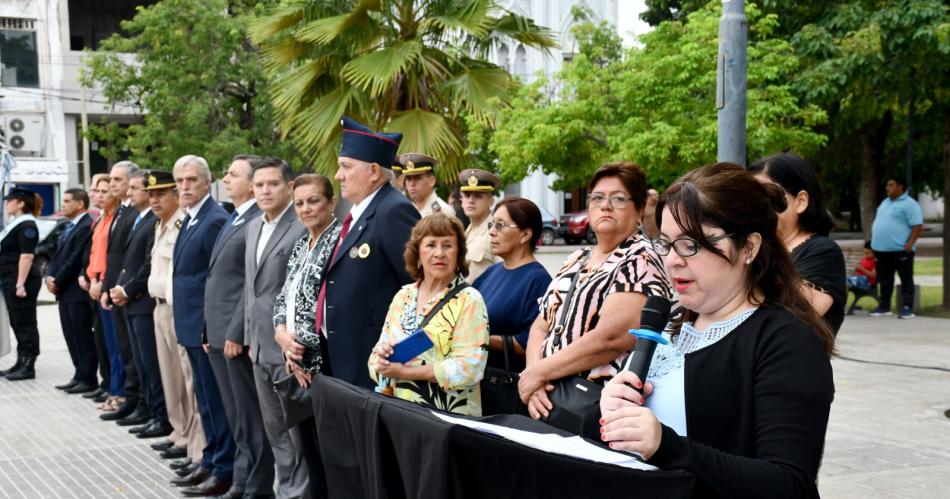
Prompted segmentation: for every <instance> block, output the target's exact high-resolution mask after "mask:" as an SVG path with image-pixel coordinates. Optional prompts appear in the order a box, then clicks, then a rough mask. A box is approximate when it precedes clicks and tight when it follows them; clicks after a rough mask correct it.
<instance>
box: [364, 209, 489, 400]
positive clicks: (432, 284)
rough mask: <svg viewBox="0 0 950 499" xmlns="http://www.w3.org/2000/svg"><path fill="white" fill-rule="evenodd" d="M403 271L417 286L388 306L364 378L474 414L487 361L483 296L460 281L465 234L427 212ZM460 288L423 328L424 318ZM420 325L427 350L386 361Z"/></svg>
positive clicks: (408, 397)
mask: <svg viewBox="0 0 950 499" xmlns="http://www.w3.org/2000/svg"><path fill="white" fill-rule="evenodd" d="M405 260H406V271H407V272H409V274H410V275H411V276H412V277H413V278H414V279H416V282H414V283H410V284H407V285H405V286H403V288H402V289H400V290H399V292H397V293H396V296H395V297H393V301H392V303H391V304H390V305H389V312H388V313H387V314H386V321H385V322H384V323H383V331H382V334H380V337H379V342H378V343H377V344H376V346H374V347H373V351H372V354H371V355H370V356H369V375H370V378H372V379H373V380H374V381H376V382H377V383H379V385H382V387H385V388H392V392H393V394H394V395H395V396H396V397H397V398H401V399H404V400H409V401H411V402H416V403H418V404H423V405H427V406H430V407H434V408H436V409H441V410H443V411H447V412H453V413H456V414H464V415H468V416H481V415H482V404H481V393H480V392H479V385H478V382H479V381H481V379H482V376H483V375H484V374H485V364H486V362H487V360H488V349H487V348H488V310H487V308H486V307H485V301H484V300H483V299H482V295H481V294H480V293H479V292H478V291H477V290H476V289H475V288H473V287H470V286H468V283H466V282H465V276H466V275H467V274H468V262H467V261H466V260H465V229H464V228H462V223H461V222H459V221H458V219H457V218H455V217H447V216H446V215H444V214H442V213H436V214H432V215H429V216H427V217H425V218H423V219H422V220H420V221H419V223H418V224H416V226H415V228H413V230H412V235H411V236H410V238H409V242H408V243H406V253H405ZM459 286H462V289H461V290H460V291H455V292H456V293H457V294H455V295H454V296H453V297H451V298H450V299H449V300H448V301H447V302H446V303H445V305H444V306H443V307H442V308H441V309H438V310H436V313H435V314H434V315H433V317H432V319H431V320H430V321H429V322H428V324H424V325H423V324H422V322H423V319H424V317H426V315H428V314H430V312H432V311H433V310H434V309H435V307H436V305H437V304H438V303H439V302H441V301H442V299H443V298H444V297H446V295H448V294H449V293H452V292H453V290H456V288H458V287H459ZM420 326H424V327H422V330H423V331H425V334H426V335H427V336H428V337H429V339H430V340H431V341H432V344H433V346H432V348H430V349H428V350H427V351H425V352H422V353H421V354H419V355H418V356H416V357H415V358H414V359H412V360H409V361H408V362H406V363H404V364H403V363H398V362H390V361H389V360H388V359H389V357H390V356H391V355H392V354H393V345H395V344H397V343H399V342H400V341H402V340H403V339H405V338H407V337H409V336H410V335H412V334H413V333H414V332H416V331H417V330H418V329H419V328H420Z"/></svg>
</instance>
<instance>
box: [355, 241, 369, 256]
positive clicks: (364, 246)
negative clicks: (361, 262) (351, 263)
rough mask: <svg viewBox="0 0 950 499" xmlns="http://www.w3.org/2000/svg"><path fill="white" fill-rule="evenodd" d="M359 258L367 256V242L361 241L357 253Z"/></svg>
mask: <svg viewBox="0 0 950 499" xmlns="http://www.w3.org/2000/svg"><path fill="white" fill-rule="evenodd" d="M357 254H358V255H359V256H360V258H366V257H368V256H369V244H367V243H363V244H362V245H361V246H360V249H359V252H358V253H357Z"/></svg>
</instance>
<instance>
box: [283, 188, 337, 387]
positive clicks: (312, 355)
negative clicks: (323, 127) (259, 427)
mask: <svg viewBox="0 0 950 499" xmlns="http://www.w3.org/2000/svg"><path fill="white" fill-rule="evenodd" d="M335 207H336V200H335V199H334V198H333V185H332V184H330V181H329V180H328V179H327V178H326V177H324V176H322V175H313V174H304V175H300V176H299V177H297V179H296V180H295V181H294V210H295V211H296V212H297V217H298V218H299V219H300V222H301V223H303V225H304V226H305V227H306V228H307V234H306V235H304V236H303V237H301V238H300V239H299V240H298V241H297V243H296V244H295V245H294V249H293V251H292V252H291V254H290V260H289V261H288V262H287V265H288V268H287V277H286V279H285V281H284V287H283V289H282V290H281V293H280V295H278V296H277V300H276V301H275V303H274V339H275V340H276V341H277V344H278V345H280V347H281V349H282V350H283V351H284V352H285V355H286V356H287V369H288V371H291V372H293V373H294V374H295V375H296V377H297V382H298V383H300V386H302V387H304V388H306V387H308V386H310V380H311V379H312V376H313V375H314V374H315V373H317V372H320V370H321V367H323V363H324V359H325V354H324V352H325V350H326V347H325V345H324V344H323V342H322V340H321V338H320V336H319V335H318V334H317V333H316V332H315V331H314V313H313V311H314V307H316V304H317V293H319V291H320V284H321V280H322V279H323V274H324V270H325V269H326V266H327V265H328V264H329V262H330V257H331V256H332V255H333V249H334V248H335V247H336V244H337V240H338V239H339V237H340V230H341V227H340V223H339V222H338V221H337V220H336V218H334V216H333V209H334V208H335Z"/></svg>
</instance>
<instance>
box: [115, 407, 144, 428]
mask: <svg viewBox="0 0 950 499" xmlns="http://www.w3.org/2000/svg"><path fill="white" fill-rule="evenodd" d="M151 420H152V417H151V416H150V415H149V413H148V410H146V409H145V408H141V407H140V408H137V409H135V410H134V411H132V414H129V415H128V416H126V417H124V418H119V419H117V420H116V421H115V423H116V424H117V425H119V426H135V425H140V424H146V423H148V422H149V421H151Z"/></svg>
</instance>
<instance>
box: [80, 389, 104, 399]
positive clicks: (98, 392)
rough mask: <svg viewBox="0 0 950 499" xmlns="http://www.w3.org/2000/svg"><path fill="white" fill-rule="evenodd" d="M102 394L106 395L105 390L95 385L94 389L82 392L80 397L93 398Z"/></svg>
mask: <svg viewBox="0 0 950 499" xmlns="http://www.w3.org/2000/svg"><path fill="white" fill-rule="evenodd" d="M102 395H106V391H105V390H103V389H102V387H97V388H96V389H95V391H91V392H89V393H84V394H82V398H84V399H94V398H96V397H99V396H102Z"/></svg>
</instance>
